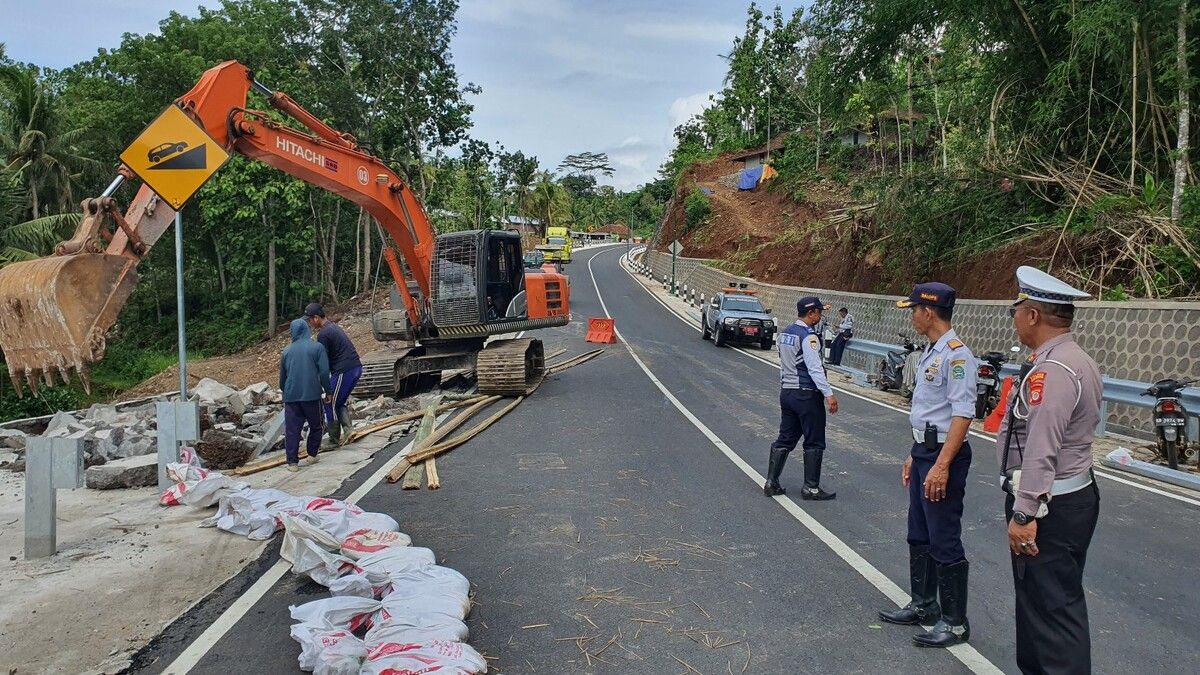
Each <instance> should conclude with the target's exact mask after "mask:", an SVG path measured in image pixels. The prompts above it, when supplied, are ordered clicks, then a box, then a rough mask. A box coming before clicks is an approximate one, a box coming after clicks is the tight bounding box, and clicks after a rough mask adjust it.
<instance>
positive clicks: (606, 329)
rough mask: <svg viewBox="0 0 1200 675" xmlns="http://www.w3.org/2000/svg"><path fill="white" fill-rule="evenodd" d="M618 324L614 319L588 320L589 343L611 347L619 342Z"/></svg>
mask: <svg viewBox="0 0 1200 675" xmlns="http://www.w3.org/2000/svg"><path fill="white" fill-rule="evenodd" d="M616 328H617V322H616V321H614V320H613V319H588V332H587V341H588V342H599V343H600V344H603V345H610V344H613V343H615V342H616V341H617V331H616Z"/></svg>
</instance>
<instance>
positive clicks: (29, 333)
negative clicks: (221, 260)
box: [0, 61, 435, 393]
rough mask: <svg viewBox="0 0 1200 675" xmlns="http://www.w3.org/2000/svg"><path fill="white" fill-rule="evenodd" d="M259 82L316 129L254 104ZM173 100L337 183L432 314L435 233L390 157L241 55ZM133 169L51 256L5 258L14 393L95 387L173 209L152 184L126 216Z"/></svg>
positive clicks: (305, 176) (279, 105)
mask: <svg viewBox="0 0 1200 675" xmlns="http://www.w3.org/2000/svg"><path fill="white" fill-rule="evenodd" d="M251 89H254V90H256V91H258V92H259V93H261V94H262V95H263V96H265V97H266V98H267V100H268V102H269V103H270V105H271V106H272V107H273V108H275V109H276V110H278V111H280V112H282V113H284V114H285V115H287V116H289V117H291V118H292V119H293V120H295V121H296V122H298V123H300V124H302V125H303V126H304V127H306V128H307V129H308V131H309V132H310V133H306V132H303V131H299V130H297V129H294V128H292V127H289V126H285V125H283V124H281V123H279V122H277V121H275V120H273V119H271V118H270V117H269V116H268V115H266V114H264V113H261V112H255V111H253V110H249V109H247V108H246V103H247V95H248V93H249V91H250V90H251ZM175 105H177V106H179V107H180V108H181V109H182V110H183V111H184V112H185V113H187V114H188V115H189V116H190V117H191V118H192V119H193V120H194V121H195V122H196V123H197V124H199V125H200V126H202V127H203V128H204V129H205V130H206V131H207V132H208V134H209V135H210V136H212V137H213V138H214V139H215V140H216V141H217V142H218V143H219V144H221V145H222V146H224V147H225V148H226V149H227V150H229V151H231V152H238V153H241V154H243V155H245V156H247V157H250V158H253V159H256V160H259V161H261V162H264V163H266V164H269V165H271V166H273V167H275V168H277V169H279V170H281V171H283V172H285V173H287V174H289V175H291V176H294V177H296V178H299V179H300V180H303V181H305V182H307V183H309V184H311V185H315V186H317V187H320V188H322V189H325V190H328V191H330V192H333V193H335V194H338V195H340V196H342V197H344V198H346V199H348V200H350V201H351V202H353V203H355V204H358V205H359V206H361V207H362V208H363V209H365V210H366V211H367V212H369V213H370V214H371V215H372V216H374V217H375V219H376V220H377V221H378V222H379V224H380V225H381V226H382V227H383V229H384V230H386V231H387V233H388V234H389V235H390V237H391V239H392V240H393V242H394V243H395V245H396V248H398V249H399V253H400V256H401V257H403V259H404V262H405V263H406V267H407V271H408V273H409V274H410V275H411V276H412V280H413V281H414V282H415V285H416V287H417V289H418V290H419V292H420V298H417V297H414V296H413V294H412V293H411V292H410V290H409V286H408V283H407V280H406V277H405V274H404V270H403V268H402V267H401V264H400V260H399V258H398V257H397V255H396V251H395V249H393V248H392V247H391V246H388V247H387V248H385V249H384V256H385V258H386V259H387V262H388V266H389V268H390V270H391V272H392V276H393V277H394V278H395V280H396V282H397V286H398V287H399V291H400V294H401V297H402V299H403V301H404V305H405V311H406V313H407V315H408V319H409V322H410V324H411V325H412V326H422V325H425V324H426V323H427V317H428V304H427V303H428V299H429V297H430V278H429V276H430V269H431V260H432V256H433V251H434V243H435V233H434V230H433V228H432V227H431V226H430V224H429V221H428V219H427V218H426V216H425V212H424V209H423V208H422V207H421V204H420V202H419V201H418V200H417V197H416V195H414V194H413V193H412V191H411V190H410V189H409V188H408V186H407V185H406V184H405V182H404V181H403V180H402V179H401V178H400V177H399V176H397V175H396V174H395V172H393V171H392V170H391V169H389V168H388V167H387V165H385V164H384V163H383V162H382V161H380V160H379V159H378V158H376V157H374V156H372V155H371V154H369V153H367V152H364V151H363V150H362V149H361V148H359V146H358V144H357V143H356V142H355V140H354V138H353V137H352V136H350V135H349V134H343V133H339V132H337V131H336V130H334V129H332V128H330V127H329V126H328V125H326V124H325V123H323V122H321V121H320V120H319V119H318V118H317V117H315V116H314V115H312V114H311V113H309V112H308V111H306V110H304V109H303V108H302V107H301V106H300V105H299V104H297V103H296V102H295V101H293V100H292V99H291V98H289V97H288V96H287V95H286V94H283V93H280V92H275V91H272V90H270V89H269V88H267V87H266V86H264V85H262V84H259V83H258V82H255V81H254V78H253V76H252V74H251V73H250V71H249V69H248V68H246V66H244V65H242V64H240V63H238V62H236V61H226V62H225V63H222V64H220V65H218V66H215V67H213V68H211V69H209V70H208V71H206V72H205V73H204V75H202V76H201V78H200V80H199V81H198V82H197V83H196V86H195V87H193V88H192V90H191V91H189V92H188V93H186V94H184V95H183V96H181V97H180V98H179V99H177V100H176V101H175ZM131 176H132V174H131V172H130V171H129V170H128V169H127V168H126V167H122V168H121V171H120V176H119V177H118V178H117V179H116V180H114V181H113V183H112V184H111V185H110V186H109V188H108V189H107V190H106V191H105V193H104V194H103V195H102V196H101V197H99V198H94V199H87V200H84V202H83V205H82V206H83V210H84V218H83V220H82V221H81V222H80V224H79V226H78V228H77V229H76V232H75V235H74V236H73V237H72V238H71V239H69V240H67V241H64V242H62V243H61V244H59V245H58V246H57V247H56V250H55V255H54V256H51V257H48V258H42V259H39V260H33V261H29V262H21V263H16V264H12V265H9V266H7V267H5V268H3V269H0V303H2V305H0V308H2V314H0V347H2V348H3V350H4V356H5V361H6V363H7V366H8V371H9V376H10V378H11V379H12V382H13V386H14V387H15V388H16V390H17V392H18V393H21V385H22V382H24V383H25V384H27V385H28V386H29V387H30V388H31V389H32V390H34V391H35V392H36V390H37V387H38V383H39V381H44V382H45V383H46V384H47V385H53V383H54V376H55V375H57V376H58V377H59V378H61V379H62V380H63V382H64V383H65V382H69V381H70V372H71V371H72V370H74V371H75V372H76V373H77V374H78V376H79V377H80V378H81V379H82V381H83V384H84V386H85V388H86V387H88V386H89V381H88V376H87V369H88V366H89V365H90V364H91V363H94V362H96V361H98V360H100V359H101V358H102V357H103V356H104V351H105V346H106V345H105V335H106V334H107V332H108V329H109V328H111V327H112V325H113V323H115V322H116V319H117V315H118V314H119V313H120V311H121V308H122V307H123V306H124V305H125V302H126V301H127V300H128V298H129V294H130V293H131V292H132V291H133V287H134V286H135V285H136V283H137V272H136V268H137V265H138V263H139V262H140V261H141V259H142V258H144V257H145V256H146V255H147V254H148V253H149V251H150V249H151V248H152V247H153V246H154V243H155V242H156V241H157V240H158V239H159V237H161V236H162V235H163V233H164V232H166V230H167V229H168V227H169V226H170V225H171V223H172V221H173V219H174V217H175V211H174V210H173V209H172V208H171V207H170V206H169V205H168V204H166V203H165V202H163V201H162V200H161V199H160V198H159V197H158V196H157V195H155V194H154V192H153V191H152V190H150V188H149V187H147V186H145V185H143V186H141V188H140V189H139V190H138V193H137V195H136V196H135V197H134V200H133V202H132V203H131V204H130V206H129V208H128V210H126V212H125V213H124V215H122V214H121V212H120V210H119V208H118V207H117V205H116V202H115V201H114V200H113V198H112V197H111V194H112V193H113V192H115V190H116V189H117V187H119V186H120V184H121V183H122V182H123V181H124V180H125V179H128V178H130V177H131ZM110 220H111V221H112V223H113V224H112V226H111V228H110V227H109V226H108V225H107V222H108V221H110Z"/></svg>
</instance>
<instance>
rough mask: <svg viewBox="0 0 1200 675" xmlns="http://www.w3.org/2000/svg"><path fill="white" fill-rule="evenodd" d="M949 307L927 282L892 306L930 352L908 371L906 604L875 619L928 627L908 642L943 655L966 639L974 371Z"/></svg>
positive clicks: (947, 298) (946, 294) (949, 298)
mask: <svg viewBox="0 0 1200 675" xmlns="http://www.w3.org/2000/svg"><path fill="white" fill-rule="evenodd" d="M954 300H955V292H954V289H953V288H951V287H949V286H947V285H946V284H941V283H936V282H933V283H924V284H917V286H916V287H915V288H913V292H912V295H910V296H909V297H908V299H907V300H901V301H899V302H897V303H896V306H897V307H904V308H911V309H912V317H911V319H912V325H913V328H914V329H915V330H916V331H917V332H918V333H920V334H921V335H924V336H925V337H926V338H928V339H929V345H930V346H929V347H926V349H925V351H924V353H922V354H921V359H920V361H919V362H918V367H917V370H916V371H915V372H916V376H917V377H916V387H915V389H914V390H913V398H912V410H911V412H910V414H909V422H910V425H911V426H912V438H913V445H912V451H911V452H910V454H909V457H908V459H906V460H905V461H904V468H903V470H902V471H901V474H900V482H901V483H902V484H903V485H904V486H905V487H907V488H908V571H909V586H910V589H911V591H912V600H911V601H910V602H909V603H908V604H907V605H905V606H904V607H901V608H900V609H893V610H884V611H882V612H880V613H879V618H881V619H883V620H884V621H887V622H890V623H897V624H902V625H913V624H929V623H933V624H934V625H933V628H932V629H931V630H930V631H929V632H924V633H918V634H917V635H914V636H913V641H914V642H916V643H917V644H918V645H919V646H922V647H949V646H951V645H955V644H958V643H960V642H966V641H967V640H968V639H969V638H970V636H971V626H970V624H969V623H968V622H967V571H968V569H969V564H968V562H967V558H966V554H965V552H964V551H963V544H962V513H963V497H964V496H965V495H966V487H967V472H968V471H969V470H970V468H971V444H970V443H968V442H967V431H968V430H969V429H970V428H971V419H972V418H973V417H974V416H975V371H976V366H975V357H974V356H973V355H972V354H971V350H970V349H967V346H966V345H965V344H963V342H962V340H960V339H958V335H956V334H955V332H954V329H953V328H952V327H951V326H950V320H951V318H952V317H953V315H954ZM939 599H940V602H939ZM935 622H936V623H935Z"/></svg>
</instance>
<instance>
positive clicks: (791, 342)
mask: <svg viewBox="0 0 1200 675" xmlns="http://www.w3.org/2000/svg"><path fill="white" fill-rule="evenodd" d="M779 344H781V345H788V346H791V347H795V346H796V336H795V335H792V334H791V333H780V334H779Z"/></svg>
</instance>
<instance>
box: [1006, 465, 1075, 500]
mask: <svg viewBox="0 0 1200 675" xmlns="http://www.w3.org/2000/svg"><path fill="white" fill-rule="evenodd" d="M1091 484H1092V470H1091V469H1088V470H1087V471H1083V472H1081V473H1077V474H1075V475H1074V476H1071V477H1069V478H1059V479H1055V481H1054V483H1052V484H1051V485H1050V496H1052V497H1055V496H1058V495H1067V494H1071V493H1072V492H1078V491H1080V490H1082V489H1083V488H1085V487H1087V486H1089V485H1091ZM1003 488H1004V491H1005V492H1007V493H1009V494H1013V490H1012V476H1005V477H1004V485H1003Z"/></svg>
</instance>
